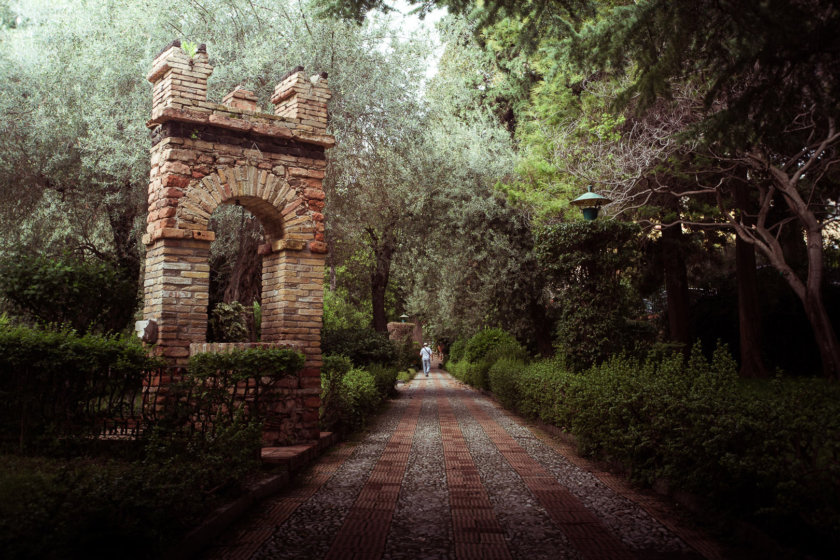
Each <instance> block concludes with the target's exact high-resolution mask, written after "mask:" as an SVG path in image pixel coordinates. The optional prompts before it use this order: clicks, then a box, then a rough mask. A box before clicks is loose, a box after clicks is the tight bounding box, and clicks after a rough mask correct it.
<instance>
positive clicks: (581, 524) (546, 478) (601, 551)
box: [464, 398, 636, 560]
mask: <svg viewBox="0 0 840 560" xmlns="http://www.w3.org/2000/svg"><path fill="white" fill-rule="evenodd" d="M464 404H465V405H466V407H467V409H468V410H469V411H470V413H471V414H472V415H473V417H474V418H475V419H476V420H477V421H478V423H479V424H481V427H482V428H483V429H484V432H485V433H486V434H487V435H488V437H489V438H490V440H491V441H492V442H493V444H495V446H496V447H497V448H498V449H499V451H500V452H501V453H502V455H503V456H504V457H505V459H507V461H508V463H510V465H511V466H512V467H513V468H514V469H515V470H516V472H517V473H519V476H521V477H522V480H523V481H524V482H525V485H526V486H527V487H528V489H529V490H530V491H531V493H532V494H533V495H534V497H535V498H536V499H537V501H539V503H540V505H542V507H543V508H545V510H546V512H548V514H549V516H550V517H551V518H552V519H553V520H554V522H555V523H556V524H557V526H558V527H560V529H561V530H562V531H563V533H564V534H565V535H566V537H567V538H568V539H569V541H570V542H571V544H572V546H574V547H575V548H576V549H577V550H578V551H580V552H581V554H582V555H583V557H584V558H587V559H592V560H595V559H604V560H607V559H614V560H632V559H634V558H635V557H636V556H635V554H633V553H632V552H631V551H630V550H629V549H628V548H627V546H625V545H624V544H623V543H622V542H621V541H620V540H619V539H618V538H617V537H615V536H614V535H613V534H612V533H610V532H609V530H608V529H607V528H606V527H605V526H604V524H603V523H601V521H600V520H599V519H598V517H596V516H595V514H593V513H591V512H590V511H589V510H588V509H586V507H584V505H583V504H582V503H581V501H580V500H578V499H577V498H576V497H575V496H574V495H572V493H571V492H569V491H568V490H566V489H565V488H564V487H562V486H561V485H560V483H559V482H557V480H556V479H555V478H554V477H553V476H552V475H551V474H550V473H549V472H548V471H546V470H545V469H544V468H543V467H542V465H540V464H539V463H538V462H537V461H535V460H534V459H532V458H531V457H530V456H529V455H528V453H527V452H526V451H525V450H524V449H523V448H522V446H520V445H519V444H518V443H517V442H516V440H514V439H513V438H512V437H511V436H510V434H508V433H507V432H506V431H505V430H504V429H503V428H502V427H501V426H499V424H497V423H496V422H495V421H494V420H493V419H492V418H490V416H488V415H487V413H486V412H484V410H483V409H481V408H480V407H479V406H477V405H476V403H475V400H473V399H469V398H468V399H465V401H464Z"/></svg>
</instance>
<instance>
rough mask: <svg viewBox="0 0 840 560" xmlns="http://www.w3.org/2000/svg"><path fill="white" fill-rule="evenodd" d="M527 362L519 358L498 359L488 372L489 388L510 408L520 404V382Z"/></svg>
mask: <svg viewBox="0 0 840 560" xmlns="http://www.w3.org/2000/svg"><path fill="white" fill-rule="evenodd" d="M524 369H525V362H523V361H522V360H519V359H517V358H513V357H510V358H501V359H499V360H496V361H495V362H494V363H493V365H492V366H491V367H490V370H489V372H488V376H487V377H488V381H489V386H490V387H489V388H490V390H491V391H493V394H494V395H496V398H498V399H499V402H501V403H502V405H503V406H505V407H506V408H510V409H515V408H517V406H518V404H519V398H520V395H519V382H520V377H521V376H522V371H523V370H524Z"/></svg>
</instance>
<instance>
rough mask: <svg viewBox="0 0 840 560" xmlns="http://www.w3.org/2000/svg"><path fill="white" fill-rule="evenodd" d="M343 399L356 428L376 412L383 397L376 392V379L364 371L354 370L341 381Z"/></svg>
mask: <svg viewBox="0 0 840 560" xmlns="http://www.w3.org/2000/svg"><path fill="white" fill-rule="evenodd" d="M341 389H342V398H343V399H344V402H345V403H346V408H347V410H348V411H349V416H350V421H351V424H352V425H353V426H354V427H358V426H362V425H364V423H365V420H366V419H367V417H368V416H369V415H370V414H371V413H372V412H374V411H376V409H377V407H378V406H379V403H380V402H381V397H380V395H379V392H378V391H377V390H376V379H374V377H373V375H371V374H370V373H368V372H367V371H365V370H363V369H357V368H353V369H351V370H350V371H348V372H347V373H346V374H345V375H344V377H343V378H342V379H341Z"/></svg>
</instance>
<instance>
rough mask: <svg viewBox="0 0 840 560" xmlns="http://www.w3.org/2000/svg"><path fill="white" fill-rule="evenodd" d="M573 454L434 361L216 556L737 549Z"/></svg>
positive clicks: (687, 555) (684, 555)
mask: <svg viewBox="0 0 840 560" xmlns="http://www.w3.org/2000/svg"><path fill="white" fill-rule="evenodd" d="M569 451H570V450H569V449H568V448H567V447H565V446H563V445H562V444H557V443H554V442H552V441H550V440H547V439H546V438H544V437H537V435H535V434H534V433H533V432H532V431H531V430H529V429H528V428H527V427H526V426H524V425H523V423H522V422H521V421H520V420H518V419H516V418H515V417H513V416H512V415H509V414H508V413H506V412H505V411H503V410H501V409H500V408H498V406H496V405H495V404H494V403H493V402H491V401H489V400H488V399H486V398H484V397H483V396H481V395H480V394H479V393H476V392H475V391H472V390H471V389H469V388H467V387H464V386H463V385H461V384H460V383H458V382H457V381H455V380H454V379H453V378H452V377H451V376H449V374H447V373H445V372H440V371H433V372H432V374H431V376H430V377H429V378H424V377H422V376H419V377H418V378H417V379H416V380H415V381H414V382H412V383H411V385H410V386H409V387H408V388H406V389H404V390H403V391H401V395H400V398H398V399H396V400H395V401H394V402H393V403H392V404H391V406H390V407H389V408H388V410H387V411H386V412H385V413H384V414H382V415H381V416H380V417H379V418H378V420H377V421H376V423H375V425H374V426H372V429H371V430H370V432H369V433H368V434H367V435H366V436H365V437H364V438H363V439H362V440H361V441H359V442H356V443H352V444H342V445H341V446H339V447H338V448H337V449H336V450H334V451H332V452H331V453H329V454H328V455H326V456H325V457H323V458H321V459H320V460H319V461H318V463H317V464H316V465H314V466H313V467H312V468H310V469H309V470H308V471H307V472H306V474H304V475H301V476H299V477H297V478H296V479H295V480H294V481H293V484H292V486H291V487H290V488H289V489H287V490H286V491H285V492H283V493H281V494H280V495H278V496H276V497H274V498H271V499H269V500H267V501H266V502H265V503H263V504H262V505H261V506H260V507H259V508H257V509H256V510H255V511H254V512H252V514H251V515H250V516H248V517H247V518H245V519H243V520H242V521H241V522H240V523H239V524H238V525H237V526H236V527H235V528H233V529H232V530H230V531H228V532H227V533H226V534H224V535H221V536H220V537H219V539H218V540H217V542H216V543H215V544H214V545H213V546H212V547H211V548H210V549H209V550H207V551H206V553H205V556H204V558H211V559H222V558H223V559H239V558H241V559H270V558H271V559H274V558H277V559H321V558H329V559H348V560H351V559H371V560H374V559H375V560H379V559H387V560H398V559H452V560H472V559H476V560H478V559H495V558H499V559H523V560H539V559H546V560H548V559H551V560H556V559H566V558H568V559H599V560H600V559H603V560H608V559H609V560H612V559H615V560H622V559H633V558H635V559H640V560H642V559H674V560H682V559H686V560H687V559H699V558H709V559H715V558H723V557H725V555H724V554H723V553H722V552H721V550H720V549H719V548H718V547H717V546H716V545H715V543H713V542H711V541H709V540H706V539H704V538H703V537H702V535H700V534H699V533H695V532H693V531H691V530H690V529H687V528H685V527H683V526H682V525H681V524H680V523H679V522H676V521H674V520H673V518H672V516H670V515H669V512H668V511H667V510H666V509H664V506H662V504H661V503H659V502H658V501H657V500H654V499H651V498H650V497H646V496H644V495H641V494H638V493H636V492H634V491H633V490H632V489H630V488H629V487H627V486H626V485H625V484H624V483H623V482H621V481H620V480H618V479H616V478H614V477H611V476H610V475H609V474H607V473H602V472H597V471H594V472H592V471H591V470H588V469H587V468H585V467H586V466H587V464H586V462H585V461H582V460H581V459H579V458H577V457H575V456H574V455H573V454H571V453H570V452H569Z"/></svg>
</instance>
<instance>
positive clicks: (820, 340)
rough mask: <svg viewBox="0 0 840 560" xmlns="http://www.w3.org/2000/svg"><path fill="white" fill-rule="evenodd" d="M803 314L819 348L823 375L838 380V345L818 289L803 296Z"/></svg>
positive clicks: (839, 369) (839, 361) (839, 347)
mask: <svg viewBox="0 0 840 560" xmlns="http://www.w3.org/2000/svg"><path fill="white" fill-rule="evenodd" d="M805 314H806V315H807V316H808V320H809V321H810V322H811V328H812V329H813V331H814V338H815V339H816V342H817V346H818V347H819V349H820V359H821V360H822V366H823V375H824V376H825V377H826V378H828V379H833V380H834V381H838V380H840V345H838V344H837V335H836V334H835V332H834V327H833V326H832V324H831V319H830V318H829V316H828V313H827V312H826V310H825V305H824V304H823V301H822V294H821V293H820V291H819V290H815V291H814V292H813V293H810V290H809V293H808V294H807V295H806V297H805Z"/></svg>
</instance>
